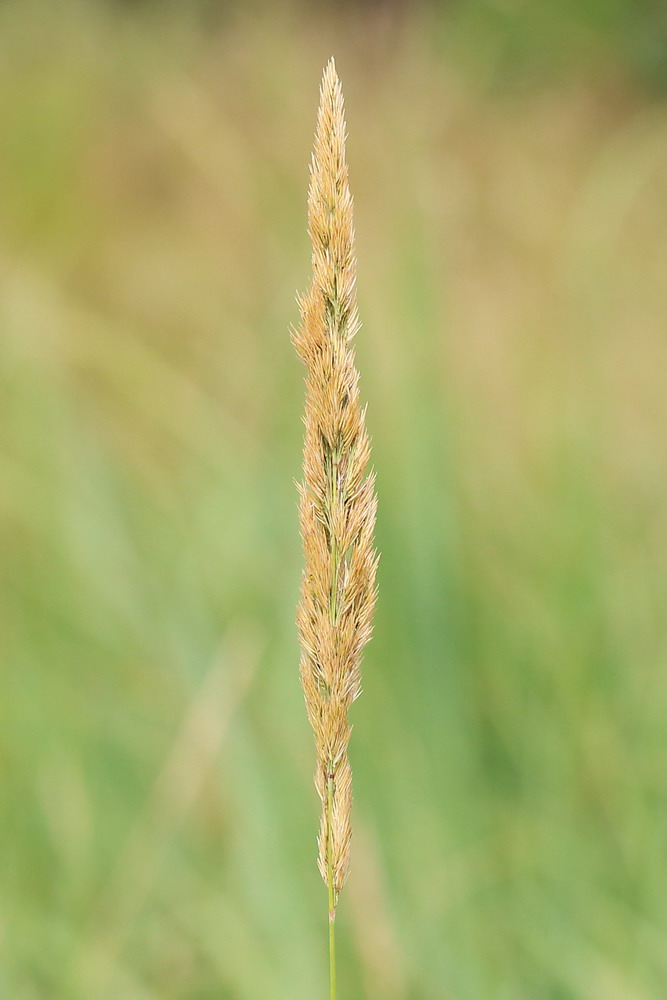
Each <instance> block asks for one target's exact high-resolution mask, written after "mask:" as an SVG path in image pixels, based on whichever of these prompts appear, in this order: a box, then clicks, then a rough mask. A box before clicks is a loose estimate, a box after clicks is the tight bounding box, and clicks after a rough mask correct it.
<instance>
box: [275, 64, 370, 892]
mask: <svg viewBox="0 0 667 1000" xmlns="http://www.w3.org/2000/svg"><path fill="white" fill-rule="evenodd" d="M308 231H309V234H310V239H311V242H312V248H313V249H312V272H313V273H312V281H311V285H310V288H309V289H308V292H307V293H306V294H305V295H304V296H303V297H302V298H300V299H299V307H300V312H301V325H300V327H299V329H298V330H293V331H292V342H293V344H294V346H295V348H296V350H297V352H298V354H299V355H300V357H301V358H302V360H303V361H304V362H305V365H306V369H307V375H306V411H305V417H304V423H305V428H306V429H305V443H304V458H303V483H302V485H301V486H300V487H299V492H300V505H299V515H300V521H301V534H302V538H303V548H304V557H305V568H304V573H303V579H302V586H301V601H300V604H299V608H298V611H297V625H298V629H299V636H300V640H301V650H302V653H301V668H300V669H301V681H302V684H303V690H304V694H305V700H306V709H307V712H308V718H309V720H310V723H311V725H312V727H313V730H314V733H315V746H316V754H317V771H316V776H315V783H316V787H317V790H318V793H319V796H320V799H321V802H322V818H321V822H320V832H319V841H318V843H319V868H320V872H321V874H322V877H323V879H324V881H325V882H327V883H328V884H329V886H330V889H331V888H333V901H334V906H335V902H336V900H337V898H338V893H339V891H340V889H341V888H342V886H343V883H344V882H345V879H346V877H347V874H348V870H349V864H350V860H349V859H350V838H351V816H350V814H351V806H352V775H351V772H350V765H349V761H348V756H347V746H348V742H349V739H350V724H349V722H348V709H349V707H350V705H351V704H352V702H353V701H354V700H355V698H356V697H357V696H358V695H359V693H360V690H361V678H360V661H361V653H362V650H363V647H364V646H365V644H366V643H367V642H368V640H369V639H370V637H371V631H372V623H371V619H372V614H373V607H374V604H375V571H376V566H377V555H376V553H375V550H374V547H373V529H374V525H375V511H376V496H375V488H374V476H373V474H372V473H371V474H367V473H366V465H367V463H368V458H369V452H370V443H369V439H368V434H367V433H366V428H365V420H364V415H365V411H364V410H362V409H361V407H360V404H359V388H358V381H359V376H358V373H357V370H356V368H355V361H354V351H353V348H352V344H351V341H352V338H353V337H354V335H355V333H356V332H357V330H358V329H359V320H358V316H357V305H356V296H355V263H356V262H355V255H354V229H353V222H352V197H351V195H350V190H349V187H348V173H347V164H346V161H345V117H344V106H343V93H342V90H341V85H340V81H339V80H338V77H337V75H336V68H335V64H334V61H333V59H331V60H330V62H329V64H328V65H327V67H326V69H325V71H324V76H323V78H322V86H321V89H320V106H319V111H318V116H317V128H316V132H315V145H314V151H313V155H312V161H311V166H310V188H309V192H308Z"/></svg>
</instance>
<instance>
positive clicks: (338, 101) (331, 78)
mask: <svg viewBox="0 0 667 1000" xmlns="http://www.w3.org/2000/svg"><path fill="white" fill-rule="evenodd" d="M342 102H343V88H342V87H341V84H340V80H339V78H338V73H337V72H336V60H335V59H334V57H333V56H332V57H331V59H330V60H329V62H328V63H327V64H326V66H325V67H324V72H323V73H322V85H321V87H320V104H321V105H324V104H329V103H333V104H334V105H339V106H340V107H341V109H342Z"/></svg>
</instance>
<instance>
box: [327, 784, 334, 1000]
mask: <svg viewBox="0 0 667 1000" xmlns="http://www.w3.org/2000/svg"><path fill="white" fill-rule="evenodd" d="M333 788H334V779H333V775H332V774H331V773H329V776H328V778H327V883H328V889H329V981H330V984H331V1000H336V930H335V928H336V889H335V887H334V872H333V843H332V837H331V814H332V807H333Z"/></svg>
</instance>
